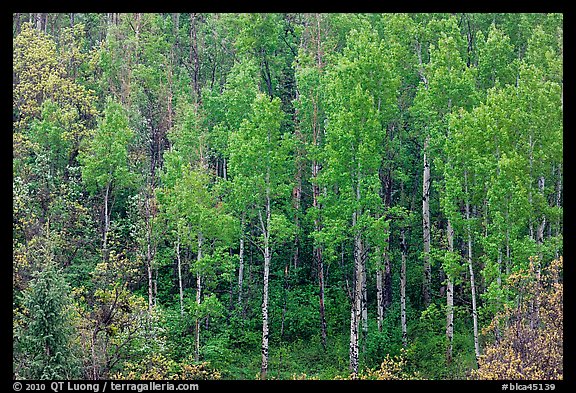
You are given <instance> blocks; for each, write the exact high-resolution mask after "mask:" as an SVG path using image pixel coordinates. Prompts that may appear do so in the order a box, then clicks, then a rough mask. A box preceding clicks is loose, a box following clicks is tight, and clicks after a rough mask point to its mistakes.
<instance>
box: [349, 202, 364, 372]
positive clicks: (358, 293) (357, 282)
mask: <svg viewBox="0 0 576 393" xmlns="http://www.w3.org/2000/svg"><path fill="white" fill-rule="evenodd" d="M357 214H358V213H357V212H354V214H353V217H352V226H353V227H356V223H357V221H356V220H357V218H356V216H357ZM362 253H363V247H362V237H361V234H360V232H359V231H358V230H357V233H356V234H355V235H354V280H353V282H354V288H353V292H352V307H351V314H350V371H351V372H352V377H353V378H354V379H356V378H357V376H358V352H359V350H358V342H359V333H360V318H361V307H362V266H361V265H362Z"/></svg>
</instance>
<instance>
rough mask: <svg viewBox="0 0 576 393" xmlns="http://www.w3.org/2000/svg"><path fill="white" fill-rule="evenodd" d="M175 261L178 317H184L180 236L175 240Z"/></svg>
mask: <svg viewBox="0 0 576 393" xmlns="http://www.w3.org/2000/svg"><path fill="white" fill-rule="evenodd" d="M176 261H177V262H178V290H179V293H180V315H181V316H182V317H183V316H184V291H183V289H182V261H181V259H180V236H178V240H176Z"/></svg>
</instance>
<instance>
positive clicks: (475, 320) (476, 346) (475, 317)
mask: <svg viewBox="0 0 576 393" xmlns="http://www.w3.org/2000/svg"><path fill="white" fill-rule="evenodd" d="M464 184H465V194H466V221H467V223H468V231H467V232H468V269H469V272H470V288H471V291H472V322H473V324H474V353H475V354H476V363H478V360H479V359H480V342H479V341H478V311H477V309H476V282H475V280H474V268H473V266H472V229H471V228H470V198H469V196H468V172H467V171H464Z"/></svg>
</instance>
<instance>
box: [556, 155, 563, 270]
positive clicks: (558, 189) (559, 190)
mask: <svg viewBox="0 0 576 393" xmlns="http://www.w3.org/2000/svg"><path fill="white" fill-rule="evenodd" d="M561 201H562V165H559V166H558V183H557V184H556V207H557V208H560V203H561ZM561 223H562V220H560V215H558V218H557V219H556V236H557V237H558V236H560V232H561V231H562V227H561ZM559 256H560V250H559V249H558V247H556V259H558V258H559Z"/></svg>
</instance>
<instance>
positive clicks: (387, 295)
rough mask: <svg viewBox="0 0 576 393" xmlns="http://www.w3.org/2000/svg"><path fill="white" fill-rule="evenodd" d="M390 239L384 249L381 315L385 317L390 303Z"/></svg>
mask: <svg viewBox="0 0 576 393" xmlns="http://www.w3.org/2000/svg"><path fill="white" fill-rule="evenodd" d="M389 244H390V239H388V243H387V244H386V248H385V250H384V276H383V287H384V288H383V290H384V293H383V295H384V297H383V300H384V302H383V304H382V306H383V307H382V309H383V316H384V317H386V313H387V312H388V309H389V308H390V306H391V305H392V265H391V264H390V252H389V247H390V245H389Z"/></svg>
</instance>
